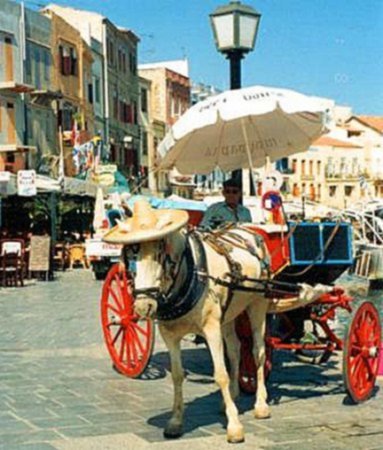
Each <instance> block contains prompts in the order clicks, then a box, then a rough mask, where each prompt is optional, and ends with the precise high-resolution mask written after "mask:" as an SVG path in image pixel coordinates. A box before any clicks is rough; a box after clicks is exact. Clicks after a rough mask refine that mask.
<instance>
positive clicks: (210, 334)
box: [203, 318, 245, 443]
mask: <svg viewBox="0 0 383 450" xmlns="http://www.w3.org/2000/svg"><path fill="white" fill-rule="evenodd" d="M203 332H204V335H205V338H206V340H207V343H208V346H209V349H210V352H211V356H212V359H213V364H214V379H215V381H216V383H217V384H218V386H219V387H220V389H221V392H222V396H223V400H224V402H225V407H226V417H227V420H228V424H227V440H228V441H229V442H232V443H237V442H243V441H244V440H245V437H244V432H243V426H242V424H241V422H240V421H239V418H238V410H237V408H236V406H235V404H234V402H233V399H232V398H231V395H230V389H229V376H228V374H227V371H226V367H225V358H224V351H223V339H222V333H221V323H220V321H219V320H218V319H215V318H212V319H210V320H208V321H207V323H206V324H205V326H204V328H203Z"/></svg>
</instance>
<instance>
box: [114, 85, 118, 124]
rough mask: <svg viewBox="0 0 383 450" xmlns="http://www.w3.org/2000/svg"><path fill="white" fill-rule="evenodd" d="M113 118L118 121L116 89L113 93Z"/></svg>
mask: <svg viewBox="0 0 383 450" xmlns="http://www.w3.org/2000/svg"><path fill="white" fill-rule="evenodd" d="M113 117H114V118H115V119H118V95H117V90H116V89H114V91H113Z"/></svg>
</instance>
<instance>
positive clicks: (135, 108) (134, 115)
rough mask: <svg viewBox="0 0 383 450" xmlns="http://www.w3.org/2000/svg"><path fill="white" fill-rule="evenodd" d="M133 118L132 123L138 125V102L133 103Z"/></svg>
mask: <svg viewBox="0 0 383 450" xmlns="http://www.w3.org/2000/svg"><path fill="white" fill-rule="evenodd" d="M132 110H133V111H132V118H133V121H132V123H134V124H136V123H137V103H136V102H133V103H132Z"/></svg>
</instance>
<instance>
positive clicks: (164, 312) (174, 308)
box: [134, 233, 208, 321]
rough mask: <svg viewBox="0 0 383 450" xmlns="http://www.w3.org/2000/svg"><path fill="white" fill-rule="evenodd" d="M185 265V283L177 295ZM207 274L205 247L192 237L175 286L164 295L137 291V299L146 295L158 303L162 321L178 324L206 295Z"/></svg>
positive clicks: (193, 235)
mask: <svg viewBox="0 0 383 450" xmlns="http://www.w3.org/2000/svg"><path fill="white" fill-rule="evenodd" d="M183 261H185V262H186V280H184V282H183V283H182V286H181V289H180V290H179V291H175V290H174V287H175V285H176V281H177V278H178V276H179V274H180V270H181V266H182V263H183ZM206 273H207V261H206V254H205V249H204V248H203V244H202V242H201V240H200V239H199V238H198V236H197V235H196V234H195V233H189V234H188V235H187V236H186V245H185V249H184V251H183V253H182V255H181V258H180V261H179V263H178V268H177V270H176V271H175V274H174V276H173V282H172V284H171V286H170V287H169V288H168V290H167V292H165V293H163V292H161V291H160V289H158V288H145V289H137V290H135V291H134V295H135V296H136V295H140V294H145V295H148V296H150V297H152V298H153V299H155V300H156V301H157V318H158V319H159V320H163V321H167V320H175V319H178V318H179V317H182V316H184V315H186V314H187V313H188V312H189V311H191V310H192V309H193V308H194V306H195V305H196V304H197V302H198V301H199V299H200V298H201V296H202V295H203V294H204V293H205V290H206V289H207V284H208V283H207V278H206V277H204V276H203V275H202V274H206Z"/></svg>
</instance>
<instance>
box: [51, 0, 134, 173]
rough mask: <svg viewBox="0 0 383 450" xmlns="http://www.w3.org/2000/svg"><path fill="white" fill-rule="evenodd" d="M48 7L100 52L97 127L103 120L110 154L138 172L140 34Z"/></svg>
mask: <svg viewBox="0 0 383 450" xmlns="http://www.w3.org/2000/svg"><path fill="white" fill-rule="evenodd" d="M45 10H46V11H47V10H48V11H53V12H54V13H55V14H57V15H59V16H60V17H62V18H63V19H64V20H65V21H66V22H68V23H69V24H71V25H72V26H73V27H74V28H76V29H77V30H78V31H79V33H80V34H81V36H82V38H83V39H84V40H85V41H86V42H87V43H88V45H89V46H90V47H91V48H92V49H93V55H94V56H95V55H96V54H97V55H98V56H97V64H96V65H94V66H93V72H92V80H93V97H94V101H95V102H96V103H98V105H97V109H98V112H97V113H96V115H97V116H98V126H100V125H101V124H102V122H103V124H104V130H103V136H102V137H103V141H104V143H105V144H106V147H107V148H108V157H109V159H110V161H111V162H116V163H117V164H118V165H119V166H120V169H122V170H123V171H124V172H125V174H126V175H133V174H137V172H138V151H139V147H140V143H139V139H140V136H139V125H138V98H139V82H138V74H137V45H138V42H139V39H138V37H137V36H136V35H135V34H134V33H133V32H132V31H131V30H128V29H125V28H121V27H118V26H116V25H114V24H113V23H112V22H111V21H110V20H108V19H107V18H106V17H104V16H102V15H100V14H98V13H94V12H89V11H84V10H78V9H74V8H69V7H61V6H59V5H55V4H51V5H49V6H48V7H47V8H46V9H45ZM101 67H102V73H101V71H100V68H101ZM98 98H99V99H100V101H99V102H98V100H97V99H98ZM102 109H103V120H102V119H101V114H102Z"/></svg>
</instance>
